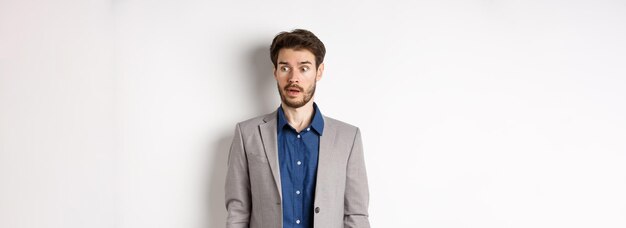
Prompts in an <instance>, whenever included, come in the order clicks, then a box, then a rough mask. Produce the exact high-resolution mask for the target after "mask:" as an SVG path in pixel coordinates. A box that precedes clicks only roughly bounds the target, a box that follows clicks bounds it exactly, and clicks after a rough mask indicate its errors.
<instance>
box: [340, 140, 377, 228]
mask: <svg viewBox="0 0 626 228" xmlns="http://www.w3.org/2000/svg"><path fill="white" fill-rule="evenodd" d="M344 204H345V205H344V216H343V225H344V227H345V228H369V227H370V223H369V219H368V216H369V215H368V212H367V211H368V205H369V188H368V184H367V174H366V172H365V159H364V156H363V144H362V142H361V132H360V130H359V129H358V128H357V129H356V134H355V137H354V143H353V145H352V151H351V152H350V157H349V158H348V166H347V168H346V191H345V195H344Z"/></svg>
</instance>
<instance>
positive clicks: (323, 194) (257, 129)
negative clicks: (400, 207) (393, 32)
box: [226, 29, 370, 228]
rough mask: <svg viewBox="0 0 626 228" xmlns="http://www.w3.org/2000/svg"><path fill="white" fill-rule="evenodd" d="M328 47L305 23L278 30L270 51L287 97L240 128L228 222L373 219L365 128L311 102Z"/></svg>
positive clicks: (337, 223)
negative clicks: (363, 140) (324, 111)
mask: <svg viewBox="0 0 626 228" xmlns="http://www.w3.org/2000/svg"><path fill="white" fill-rule="evenodd" d="M325 53H326V49H325V47H324V44H323V43H322V42H321V41H320V40H319V39H318V38H317V37H316V36H315V35H314V34H313V33H311V32H309V31H307V30H303V29H296V30H293V31H291V32H282V33H279V34H278V35H277V36H276V37H274V40H273V41H272V45H271V48H270V56H271V59H272V63H273V64H274V78H275V79H276V82H277V84H278V92H279V93H280V98H281V105H280V107H279V108H278V109H277V110H276V111H275V112H273V113H271V114H268V115H264V116H259V117H256V118H252V119H250V120H246V121H243V122H240V123H238V124H237V126H236V128H235V137H234V139H233V143H232V145H231V148H230V154H229V156H228V173H227V175H226V209H227V211H228V218H227V222H226V227H228V228H235V227H246V228H247V227H250V228H278V227H283V228H296V227H298V228H299V227H303V228H313V227H315V228H340V227H359V228H369V227H370V225H369V220H368V212H367V210H368V201H369V193H368V184H367V175H366V173H365V162H364V158H363V148H362V143H361V135H360V132H359V129H358V128H357V127H355V126H352V125H349V124H346V123H344V122H341V121H338V120H335V119H332V118H330V117H327V116H323V115H322V113H321V112H320V109H319V107H318V106H317V104H316V103H314V102H313V96H314V95H315V86H316V83H317V81H319V80H320V79H321V78H322V73H323V72H324V63H323V61H324V55H325Z"/></svg>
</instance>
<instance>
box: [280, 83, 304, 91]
mask: <svg viewBox="0 0 626 228" xmlns="http://www.w3.org/2000/svg"><path fill="white" fill-rule="evenodd" d="M289 89H297V90H298V91H300V92H302V91H304V88H302V87H300V86H299V85H297V84H287V85H286V86H285V88H284V90H285V91H288V90H289Z"/></svg>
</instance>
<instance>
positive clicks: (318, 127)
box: [277, 102, 324, 135]
mask: <svg viewBox="0 0 626 228" xmlns="http://www.w3.org/2000/svg"><path fill="white" fill-rule="evenodd" d="M313 112H314V113H313V120H312V121H311V124H310V125H309V126H308V127H310V128H313V130H314V131H316V132H317V134H319V135H322V133H324V118H322V113H321V112H320V109H319V108H318V107H317V104H316V103H315V102H313ZM277 115H278V132H279V133H280V132H281V131H282V130H283V128H284V127H285V125H287V126H289V122H287V118H286V117H285V112H284V111H283V107H282V106H279V107H278V113H277ZM289 127H291V126H289ZM308 127H307V128H308Z"/></svg>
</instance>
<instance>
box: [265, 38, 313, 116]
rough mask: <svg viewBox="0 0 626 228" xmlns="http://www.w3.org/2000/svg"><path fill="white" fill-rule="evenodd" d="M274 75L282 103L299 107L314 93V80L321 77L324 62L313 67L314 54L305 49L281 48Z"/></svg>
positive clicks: (307, 101)
mask: <svg viewBox="0 0 626 228" xmlns="http://www.w3.org/2000/svg"><path fill="white" fill-rule="evenodd" d="M276 63H277V67H276V69H274V77H275V78H276V82H277V84H278V92H279V93H280V99H281V100H282V101H283V103H284V104H285V105H287V106H289V107H291V108H299V107H302V106H304V105H305V104H307V103H309V102H310V101H311V99H312V98H313V95H314V94H315V85H316V82H317V81H319V80H320V79H321V78H322V72H323V71H324V64H323V63H322V64H320V66H319V68H318V69H316V68H315V55H313V53H311V52H310V51H308V50H306V49H298V50H295V49H287V48H283V49H281V50H280V51H279V52H278V59H277V61H276Z"/></svg>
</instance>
